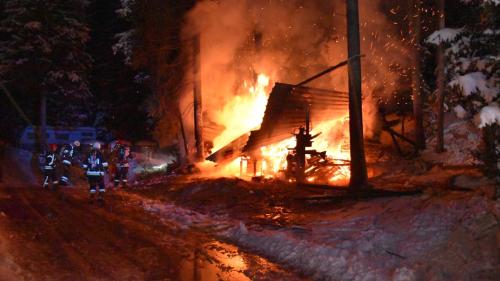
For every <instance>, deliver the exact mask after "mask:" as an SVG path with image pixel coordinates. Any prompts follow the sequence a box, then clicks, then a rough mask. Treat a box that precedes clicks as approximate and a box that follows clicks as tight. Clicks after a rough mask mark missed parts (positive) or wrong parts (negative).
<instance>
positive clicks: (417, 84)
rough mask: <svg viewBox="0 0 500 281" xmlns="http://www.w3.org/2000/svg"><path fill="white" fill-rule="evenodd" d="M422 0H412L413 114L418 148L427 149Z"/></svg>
mask: <svg viewBox="0 0 500 281" xmlns="http://www.w3.org/2000/svg"><path fill="white" fill-rule="evenodd" d="M420 1H421V0H412V1H410V5H411V7H410V11H411V12H410V26H411V28H410V30H411V33H412V40H411V42H412V43H413V56H412V58H413V71H412V93H413V94H412V96H413V116H414V117H415V143H416V146H417V149H419V150H421V149H425V134H424V113H423V99H422V77H421V72H422V69H421V65H420V29H421V24H420V6H421V3H420Z"/></svg>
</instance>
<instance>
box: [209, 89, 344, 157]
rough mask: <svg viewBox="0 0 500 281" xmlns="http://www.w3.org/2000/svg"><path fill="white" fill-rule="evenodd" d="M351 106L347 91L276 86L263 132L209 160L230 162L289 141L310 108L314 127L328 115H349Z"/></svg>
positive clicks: (239, 140) (244, 137)
mask: <svg viewBox="0 0 500 281" xmlns="http://www.w3.org/2000/svg"><path fill="white" fill-rule="evenodd" d="M348 104H349V95H348V93H346V92H340V91H335V90H324V89H316V88H309V87H304V86H296V85H291V84H285V83H276V84H275V85H274V88H273V90H272V91H271V94H270V95H269V99H268V101H267V106H266V111H265V113H264V119H263V120H262V123H261V126H260V129H258V130H255V131H251V132H250V133H249V134H244V135H242V136H240V137H239V138H237V139H235V140H234V141H232V142H231V143H229V144H228V145H226V146H225V147H223V148H221V149H219V150H218V151H216V152H215V153H213V154H211V155H210V156H209V157H208V158H207V160H210V161H213V162H217V163H223V162H227V161H230V160H233V159H235V158H236V157H238V156H240V155H241V154H251V153H252V152H253V151H255V150H258V149H260V147H262V146H265V145H270V144H273V143H277V142H280V141H282V140H285V139H288V138H290V137H291V136H292V133H293V132H294V130H296V129H297V128H299V127H300V126H304V125H305V119H306V112H307V108H308V106H309V108H310V117H311V121H312V122H313V124H314V123H318V122H320V121H323V120H324V119H325V116H337V115H339V114H341V113H344V112H347V111H348Z"/></svg>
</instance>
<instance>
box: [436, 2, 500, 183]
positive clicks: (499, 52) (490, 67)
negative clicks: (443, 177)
mask: <svg viewBox="0 0 500 281" xmlns="http://www.w3.org/2000/svg"><path fill="white" fill-rule="evenodd" d="M462 2H463V3H464V5H465V7H464V8H465V9H466V11H467V17H463V16H459V17H458V18H459V19H458V20H457V22H456V23H455V25H456V26H457V28H443V29H440V30H437V31H436V32H434V33H433V34H431V35H430V36H429V37H428V38H427V42H428V43H431V44H434V45H444V46H446V50H445V52H444V54H445V57H446V65H445V73H446V79H447V85H448V88H449V90H450V93H449V95H447V100H446V105H447V107H448V108H453V109H454V111H455V113H457V115H458V116H459V117H461V118H470V119H471V120H473V121H474V122H475V124H476V125H477V126H478V127H479V128H481V129H482V130H483V151H482V152H481V153H480V158H481V160H483V163H484V164H485V171H486V173H487V174H488V175H492V176H495V175H498V174H500V172H499V167H500V163H499V160H500V141H499V140H500V106H499V103H500V64H499V57H500V43H499V42H500V32H499V31H498V30H499V29H500V18H499V17H498V15H499V14H500V3H499V2H498V1H496V0H495V1H492V0H462Z"/></svg>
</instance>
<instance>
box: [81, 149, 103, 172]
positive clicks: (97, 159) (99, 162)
mask: <svg viewBox="0 0 500 281" xmlns="http://www.w3.org/2000/svg"><path fill="white" fill-rule="evenodd" d="M82 167H83V169H85V170H86V173H85V174H86V175H87V176H90V177H96V176H100V177H102V176H104V172H105V170H106V169H107V168H108V162H106V161H105V160H104V157H103V156H102V154H101V153H100V152H99V151H93V152H90V154H89V155H88V156H87V158H85V161H84V162H83V165H82Z"/></svg>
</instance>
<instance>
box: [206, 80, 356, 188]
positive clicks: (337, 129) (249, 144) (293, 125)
mask: <svg viewBox="0 0 500 281" xmlns="http://www.w3.org/2000/svg"><path fill="white" fill-rule="evenodd" d="M348 100H349V99H348V94H347V93H346V92H341V91H335V90H325V89H318V88H310V87H305V86H296V85H291V84H284V83H276V84H275V85H274V87H273V89H272V91H271V93H270V95H269V99H268V101H267V106H266V110H265V114H264V117H263V120H262V123H261V124H260V127H259V129H257V130H252V131H250V132H248V133H246V134H243V135H242V136H240V137H238V138H237V139H236V140H234V141H232V142H230V143H229V144H228V145H226V146H224V147H222V148H221V149H219V150H218V151H216V152H215V153H213V154H212V155H210V156H209V157H208V158H207V160H210V161H214V162H216V163H219V164H221V165H233V166H234V165H235V166H236V168H238V167H239V175H240V176H244V175H251V176H263V177H274V176H277V175H278V174H279V173H281V174H284V176H286V178H287V179H291V178H297V175H296V172H299V171H300V172H301V173H304V175H301V176H298V177H299V178H301V177H302V176H303V177H304V179H306V180H309V181H315V180H316V179H315V178H314V176H312V175H311V176H309V177H308V176H307V173H308V172H309V173H310V174H314V173H312V172H313V171H312V170H310V169H312V168H315V169H320V166H329V169H326V170H325V169H322V172H323V175H324V176H326V178H328V179H329V180H332V181H336V180H339V179H348V175H349V173H348V170H347V171H346V169H347V168H346V165H345V164H346V162H347V161H348V160H349V150H348V136H347V135H346V134H345V132H346V130H345V129H346V126H345V125H346V122H345V121H346V116H347V115H348ZM312 125H314V126H317V127H312ZM320 130H325V132H322V131H320ZM332 131H333V132H332ZM323 133H325V135H324V136H322V134H323ZM332 133H333V134H337V136H334V137H333V138H332ZM308 136H309V138H310V139H309V140H305V138H307V137H308ZM302 139H304V141H305V142H310V143H309V144H306V143H304V144H303V145H301V140H302ZM313 143H317V145H316V144H314V145H313ZM346 145H347V146H346ZM309 147H310V149H307V148H309ZM314 148H318V149H314ZM301 150H302V152H301ZM306 154H307V155H308V160H307V161H308V162H316V163H315V165H313V164H312V163H309V165H304V164H305V163H304V160H305V156H306ZM300 158H304V159H302V160H301V159H300ZM327 159H329V160H331V161H327ZM321 163H323V165H322V164H321ZM326 163H328V164H329V165H326ZM292 165H293V166H296V167H295V168H294V169H293V173H292V174H291V175H290V173H291V172H292V167H291V166H292ZM300 168H302V169H300ZM233 170H234V168H233ZM327 175H328V176H327Z"/></svg>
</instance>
